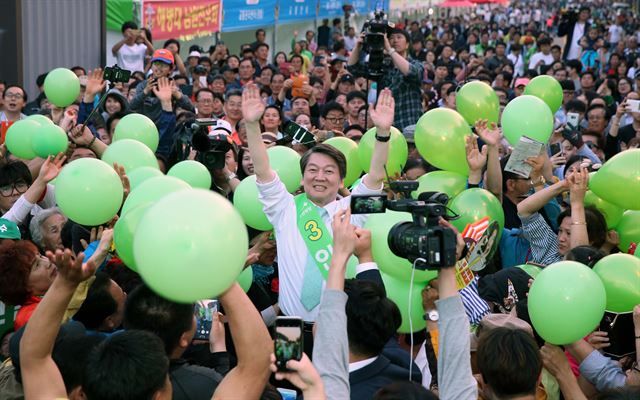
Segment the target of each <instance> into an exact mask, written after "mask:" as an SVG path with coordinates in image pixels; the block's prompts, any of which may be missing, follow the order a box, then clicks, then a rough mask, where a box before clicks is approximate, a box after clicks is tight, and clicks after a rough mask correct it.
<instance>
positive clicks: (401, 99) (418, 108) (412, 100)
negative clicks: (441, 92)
mask: <svg viewBox="0 0 640 400" xmlns="http://www.w3.org/2000/svg"><path fill="white" fill-rule="evenodd" d="M407 61H408V62H409V73H408V74H407V75H403V74H402V72H400V70H399V69H398V68H396V67H395V66H394V67H392V68H391V69H390V70H389V72H387V73H386V74H385V75H384V76H383V77H382V82H381V85H382V87H383V88H384V87H388V88H389V89H391V92H392V93H393V98H394V99H395V101H396V109H395V119H394V121H393V126H395V127H396V128H398V129H399V130H400V131H401V132H402V129H404V127H405V126H409V125H413V124H415V123H416V122H418V119H419V118H420V117H421V116H422V90H421V86H422V76H423V75H424V67H423V65H422V64H421V63H420V61H417V60H412V59H409V60H407Z"/></svg>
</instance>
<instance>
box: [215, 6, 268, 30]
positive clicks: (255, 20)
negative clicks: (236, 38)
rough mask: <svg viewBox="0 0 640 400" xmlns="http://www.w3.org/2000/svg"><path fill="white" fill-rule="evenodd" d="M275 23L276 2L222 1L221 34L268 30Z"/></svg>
mask: <svg viewBox="0 0 640 400" xmlns="http://www.w3.org/2000/svg"><path fill="white" fill-rule="evenodd" d="M275 23H276V0H224V12H223V15H222V32H237V31H244V30H249V29H255V28H263V29H264V28H269V27H270V26H272V25H274V24H275Z"/></svg>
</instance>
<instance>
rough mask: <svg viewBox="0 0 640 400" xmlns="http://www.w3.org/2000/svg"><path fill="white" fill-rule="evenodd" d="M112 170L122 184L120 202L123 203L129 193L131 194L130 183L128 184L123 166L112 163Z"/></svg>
mask: <svg viewBox="0 0 640 400" xmlns="http://www.w3.org/2000/svg"><path fill="white" fill-rule="evenodd" d="M113 169H114V170H115V171H116V173H117V174H118V176H119V177H120V181H121V182H122V189H123V190H124V198H123V199H122V201H123V202H124V201H125V200H126V199H127V196H129V193H131V182H129V177H128V176H127V173H126V172H125V170H124V166H122V165H120V164H118V163H113Z"/></svg>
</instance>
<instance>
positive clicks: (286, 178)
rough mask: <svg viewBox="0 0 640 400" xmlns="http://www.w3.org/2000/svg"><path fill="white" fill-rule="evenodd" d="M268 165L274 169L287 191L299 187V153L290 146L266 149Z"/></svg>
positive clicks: (300, 178)
mask: <svg viewBox="0 0 640 400" xmlns="http://www.w3.org/2000/svg"><path fill="white" fill-rule="evenodd" d="M267 155H269V165H271V169H272V170H274V171H275V172H276V173H277V174H278V176H279V177H280V180H281V181H282V183H284V186H285V187H286V188H287V191H289V193H293V192H295V191H296V190H298V188H299V187H300V183H301V182H302V172H300V155H299V154H298V153H297V152H296V151H295V150H293V149H292V148H289V147H285V146H275V147H272V148H270V149H268V150H267Z"/></svg>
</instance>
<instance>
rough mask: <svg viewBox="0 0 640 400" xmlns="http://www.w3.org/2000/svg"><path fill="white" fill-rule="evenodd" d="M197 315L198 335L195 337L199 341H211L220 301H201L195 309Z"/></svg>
mask: <svg viewBox="0 0 640 400" xmlns="http://www.w3.org/2000/svg"><path fill="white" fill-rule="evenodd" d="M194 313H195V315H196V334H195V336H194V337H193V338H194V339H198V340H209V334H210V333H211V324H212V323H213V315H214V314H218V300H215V299H208V300H200V301H198V302H197V303H196V305H195V308H194Z"/></svg>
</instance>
